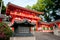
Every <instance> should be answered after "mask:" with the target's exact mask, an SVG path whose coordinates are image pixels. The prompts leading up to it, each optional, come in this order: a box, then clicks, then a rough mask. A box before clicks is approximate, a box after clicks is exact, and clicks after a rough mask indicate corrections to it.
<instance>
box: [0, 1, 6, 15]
mask: <svg viewBox="0 0 60 40" xmlns="http://www.w3.org/2000/svg"><path fill="white" fill-rule="evenodd" d="M1 4H2V5H1ZM0 7H2V10H1V14H5V12H6V7H5V6H4V2H3V0H0Z"/></svg>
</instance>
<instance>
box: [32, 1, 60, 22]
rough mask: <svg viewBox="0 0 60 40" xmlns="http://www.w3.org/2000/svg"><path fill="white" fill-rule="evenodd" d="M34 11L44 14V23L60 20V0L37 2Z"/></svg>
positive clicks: (33, 7)
mask: <svg viewBox="0 0 60 40" xmlns="http://www.w3.org/2000/svg"><path fill="white" fill-rule="evenodd" d="M32 9H33V10H36V11H39V12H44V15H42V16H43V18H44V21H47V22H51V21H54V20H57V19H60V18H59V17H60V12H59V11H60V1H59V0H37V3H36V4H34V5H33V6H32Z"/></svg>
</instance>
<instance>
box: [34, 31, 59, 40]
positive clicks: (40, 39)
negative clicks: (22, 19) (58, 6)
mask: <svg viewBox="0 0 60 40" xmlns="http://www.w3.org/2000/svg"><path fill="white" fill-rule="evenodd" d="M35 36H36V40H60V37H59V36H55V35H53V34H52V33H44V32H35Z"/></svg>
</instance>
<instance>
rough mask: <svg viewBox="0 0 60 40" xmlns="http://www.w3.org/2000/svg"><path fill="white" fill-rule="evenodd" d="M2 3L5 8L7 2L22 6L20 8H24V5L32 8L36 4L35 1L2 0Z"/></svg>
mask: <svg viewBox="0 0 60 40" xmlns="http://www.w3.org/2000/svg"><path fill="white" fill-rule="evenodd" d="M3 1H4V5H5V6H6V5H7V4H8V2H11V3H13V4H15V5H18V6H22V7H25V6H26V5H30V6H32V5H33V4H35V3H36V2H37V0H3Z"/></svg>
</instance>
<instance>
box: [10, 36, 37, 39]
mask: <svg viewBox="0 0 60 40" xmlns="http://www.w3.org/2000/svg"><path fill="white" fill-rule="evenodd" d="M10 40H36V39H35V36H32V37H10Z"/></svg>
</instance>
